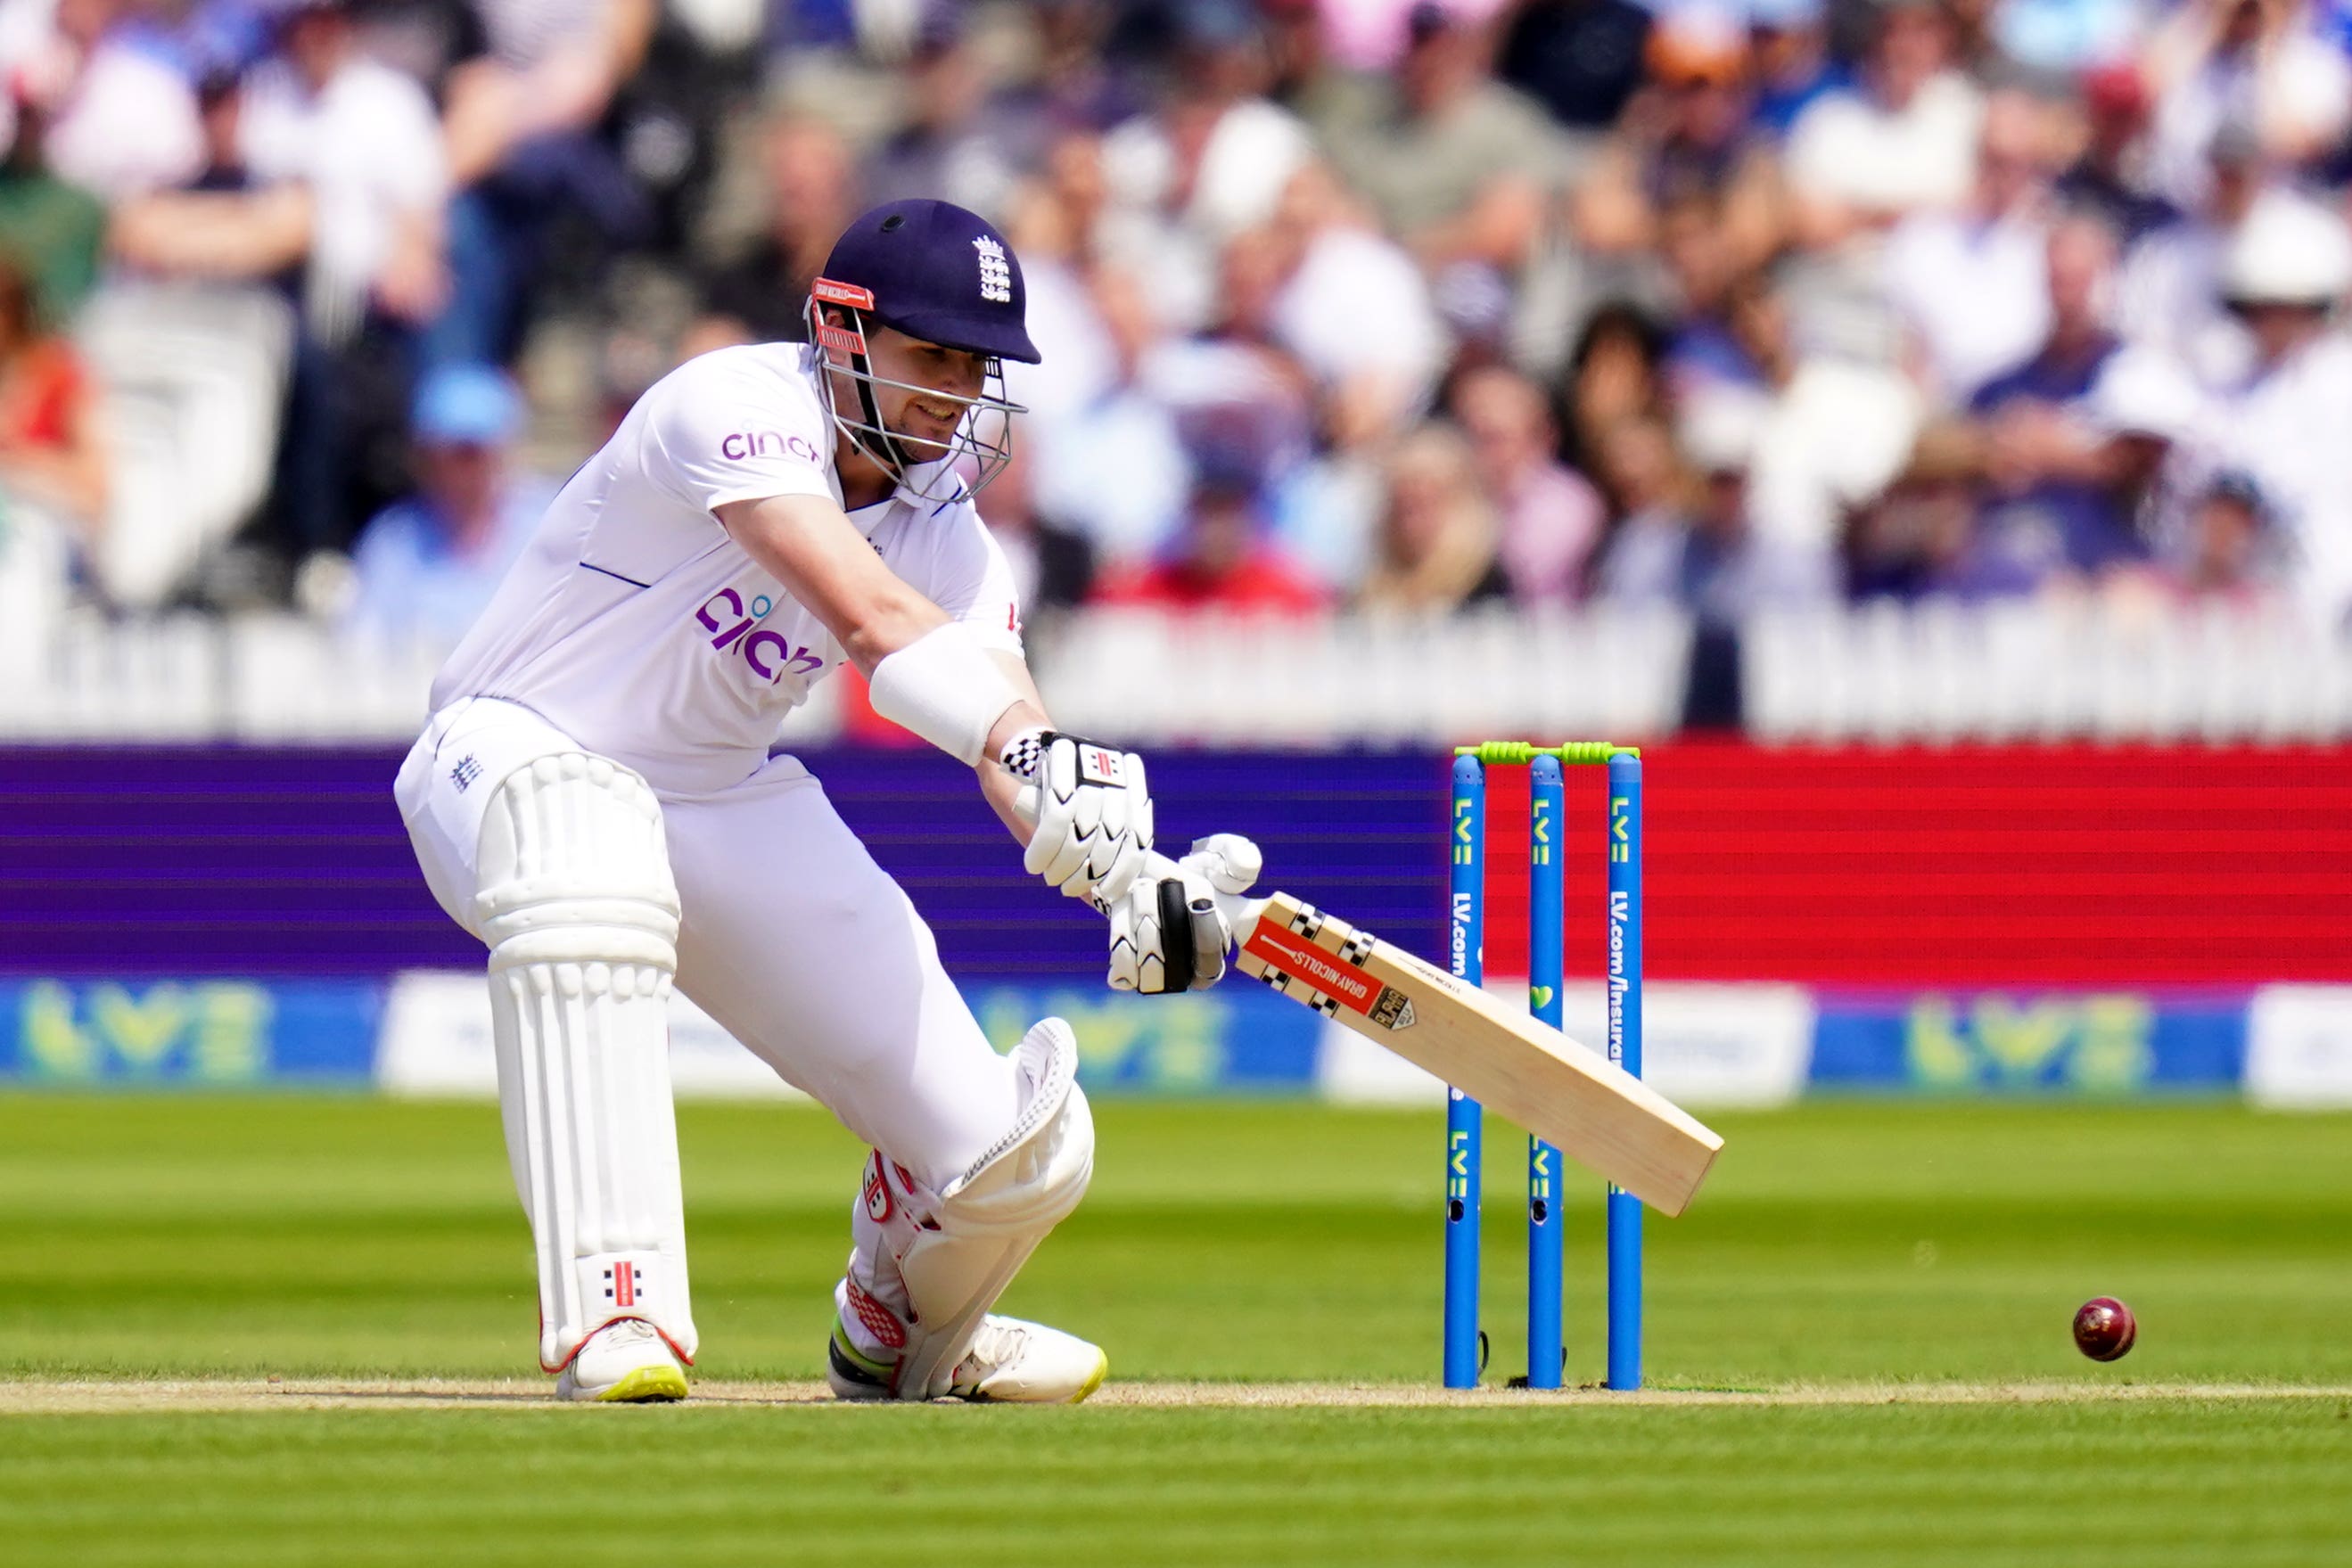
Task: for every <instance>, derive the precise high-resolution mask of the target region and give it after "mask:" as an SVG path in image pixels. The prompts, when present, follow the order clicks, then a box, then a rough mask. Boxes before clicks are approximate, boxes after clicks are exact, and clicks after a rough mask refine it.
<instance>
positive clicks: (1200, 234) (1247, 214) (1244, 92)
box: [1102, 0, 1313, 328]
mask: <svg viewBox="0 0 2352 1568" xmlns="http://www.w3.org/2000/svg"><path fill="white" fill-rule="evenodd" d="M1174 20H1175V24H1176V28H1177V47H1176V52H1175V53H1176V57H1175V61H1174V70H1173V78H1172V80H1171V84H1170V87H1169V89H1168V90H1167V92H1166V93H1165V94H1164V96H1163V101H1162V102H1161V103H1160V105H1159V106H1158V107H1157V108H1156V109H1155V110H1152V111H1151V112H1150V113H1147V114H1139V115H1137V116H1135V117H1134V118H1133V119H1131V120H1127V121H1126V122H1125V123H1123V124H1121V125H1119V126H1118V127H1117V128H1115V129H1114V130H1112V131H1111V132H1110V133H1109V134H1108V136H1106V137H1105V138H1104V139H1103V143H1102V172H1103V178H1104V180H1105V183H1106V184H1107V187H1108V191H1109V193H1110V194H1111V198H1112V200H1113V202H1114V203H1115V204H1117V206H1118V209H1120V210H1119V212H1118V214H1117V216H1116V220H1115V221H1116V222H1117V224H1118V235H1117V238H1118V249H1117V252H1116V258H1117V259H1118V260H1119V261H1121V262H1123V263H1124V264H1126V265H1127V266H1128V267H1130V268H1132V269H1134V270H1135V271H1137V272H1138V273H1139V274H1140V275H1141V276H1143V277H1146V278H1147V279H1149V281H1150V287H1152V289H1153V291H1154V293H1155V294H1156V296H1157V297H1158V298H1160V299H1161V300H1162V301H1164V308H1165V310H1166V314H1167V319H1168V320H1169V322H1170V324H1171V325H1172V326H1176V327H1179V328H1192V327H1195V326H1198V325H1200V324H1202V322H1204V321H1206V320H1208V319H1210V317H1211V316H1212V315H1213V313H1214V310H1213V301H1212V300H1211V299H1210V298H1209V297H1208V293H1209V289H1210V287H1211V286H1212V282H1213V277H1214V275H1215V269H1216V266H1217V262H1216V256H1217V251H1218V249H1219V248H1220V247H1221V246H1224V245H1226V244H1227V243H1228V242H1230V241H1232V240H1233V239H1234V238H1235V237H1236V236H1238V235H1242V234H1244V233H1246V232H1249V231H1252V230H1255V229H1258V228H1261V227H1263V226H1264V225H1265V224H1266V223H1267V221H1268V220H1270V219H1271V218H1272V217H1273V216H1274V213H1275V208H1276V204H1279V203H1280V201H1281V200H1282V193H1283V188H1284V187H1285V186H1286V184H1288V183H1289V181H1290V177H1291V175H1292V174H1293V173H1295V172H1297V170H1298V169H1299V167H1300V166H1301V165H1302V164H1304V163H1305V162H1307V159H1308V158H1309V157H1310V156H1311V155H1312V153H1313V142H1312V141H1311V139H1310V138H1309V137H1308V135H1307V128H1306V126H1305V125H1303V124H1301V123H1300V121H1299V120H1298V119H1297V117H1296V116H1295V115H1293V114H1291V112H1290V111H1289V110H1286V109H1283V108H1281V107H1280V106H1278V105H1276V104H1275V103H1273V102H1271V101H1269V100H1268V99H1265V97H1264V96H1262V95H1263V93H1264V91H1265V87H1266V85H1267V82H1268V79H1269V77H1268V73H1269V66H1268V62H1267V57H1266V55H1265V48H1264V47H1263V41H1262V38H1261V35H1260V33H1259V29H1258V25H1257V20H1256V17H1255V14H1254V13H1253V12H1252V11H1251V10H1250V8H1249V7H1248V6H1247V5H1244V4H1243V0H1199V3H1198V4H1191V5H1184V6H1182V7H1181V8H1180V9H1179V11H1178V13H1177V15H1176V16H1175V18H1174Z"/></svg>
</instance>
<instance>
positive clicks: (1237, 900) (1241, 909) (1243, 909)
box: [1013, 774, 1266, 946]
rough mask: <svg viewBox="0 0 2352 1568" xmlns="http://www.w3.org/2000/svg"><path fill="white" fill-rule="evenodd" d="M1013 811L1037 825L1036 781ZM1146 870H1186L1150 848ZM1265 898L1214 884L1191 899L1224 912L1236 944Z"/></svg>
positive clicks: (1199, 910)
mask: <svg viewBox="0 0 2352 1568" xmlns="http://www.w3.org/2000/svg"><path fill="white" fill-rule="evenodd" d="M1014 777H1016V778H1018V777H1019V775H1017V774H1016V775H1014ZM1013 815H1015V816H1017V817H1019V818H1020V819H1021V820H1022V821H1024V822H1026V823H1027V824H1028V825H1029V826H1030V827H1032V828H1034V827H1035V826H1036V825H1037V786H1036V785H1034V784H1028V783H1024V784H1023V785H1022V787H1021V792H1020V793H1019V794H1017V795H1015V796H1014V797H1013ZM1143 870H1144V873H1145V874H1146V875H1149V876H1181V875H1182V874H1183V868H1182V867H1181V866H1179V865H1178V864H1177V863H1176V862H1174V861H1171V860H1170V859H1169V858H1168V857H1167V856H1166V855H1163V854H1161V853H1160V852H1159V851H1158V850H1152V851H1150V852H1147V853H1146V854H1145V855H1144V857H1143ZM1265 904H1266V901H1265V899H1263V898H1252V897H1251V896H1250V895H1249V894H1246V893H1222V892H1219V891H1217V890H1216V889H1215V888H1214V887H1212V888H1211V889H1210V893H1209V896H1208V898H1207V899H1206V900H1202V899H1198V898H1196V899H1194V900H1192V910H1193V913H1195V914H1205V913H1207V912H1208V910H1209V909H1213V910H1215V911H1216V912H1217V913H1218V914H1219V915H1223V916H1224V917H1225V928H1226V929H1227V930H1228V931H1230V932H1232V933H1233V937H1234V945H1235V946H1239V945H1240V944H1241V943H1242V942H1243V941H1244V940H1245V939H1246V938H1247V937H1248V936H1249V930H1250V927H1251V926H1253V925H1256V924H1257V917H1258V916H1259V915H1263V914H1264V913H1265ZM1204 905H1205V907H1204Z"/></svg>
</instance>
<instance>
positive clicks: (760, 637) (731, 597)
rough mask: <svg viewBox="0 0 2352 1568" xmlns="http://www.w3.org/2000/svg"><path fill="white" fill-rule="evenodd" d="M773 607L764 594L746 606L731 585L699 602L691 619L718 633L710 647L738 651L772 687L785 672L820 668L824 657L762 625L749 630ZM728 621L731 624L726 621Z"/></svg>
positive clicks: (804, 672) (752, 669)
mask: <svg viewBox="0 0 2352 1568" xmlns="http://www.w3.org/2000/svg"><path fill="white" fill-rule="evenodd" d="M775 607H776V601H774V600H772V599H770V598H769V597H768V596H767V595H766V594H764V593H762V594H760V595H758V596H757V597H755V598H754V599H753V600H752V601H751V603H750V604H748V605H747V604H745V603H744V602H743V596H742V595H741V594H740V593H738V592H736V591H734V590H733V589H731V588H722V589H720V590H719V591H718V592H716V593H714V594H712V595H711V596H710V597H709V599H707V600H705V601H703V603H702V608H701V609H699V610H698V611H696V612H694V618H695V619H696V620H697V621H698V622H701V623H702V629H703V630H704V631H706V632H717V633H718V635H717V636H715V637H713V638H711V639H710V645H711V646H712V647H714V648H717V649H719V651H720V652H722V653H724V652H726V651H728V650H730V649H732V650H733V651H734V652H736V653H740V654H741V655H742V657H743V663H745V664H748V665H750V666H751V673H752V674H755V675H757V676H759V677H760V678H761V680H763V681H765V682H767V683H768V685H775V684H776V683H777V682H778V681H781V680H782V679H783V678H784V677H785V676H786V675H788V674H795V673H797V674H803V675H814V674H816V673H817V672H818V671H819V670H822V669H824V658H823V657H822V656H821V655H819V654H816V653H811V652H810V651H809V650H808V649H806V648H796V647H794V646H793V643H792V642H791V641H790V640H789V639H787V638H784V637H780V636H778V635H777V634H776V633H775V632H770V631H768V630H766V629H765V628H761V630H760V631H757V632H753V631H752V630H751V628H752V627H754V626H758V625H759V624H760V622H761V621H762V620H764V619H766V617H767V616H768V614H769V612H771V611H772V610H774V609H775ZM730 621H731V622H734V623H733V624H732V625H729V624H727V622H730ZM747 632H749V633H750V634H749V635H748V636H747V635H745V633H747Z"/></svg>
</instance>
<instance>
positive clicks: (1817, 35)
mask: <svg viewBox="0 0 2352 1568" xmlns="http://www.w3.org/2000/svg"><path fill="white" fill-rule="evenodd" d="M1822 10H1823V7H1822V0H1749V3H1748V37H1749V39H1750V41H1751V56H1752V57H1753V58H1754V60H1755V62H1756V108H1755V111H1754V120H1755V123H1756V125H1757V126H1758V128H1759V129H1760V130H1762V131H1767V132H1769V134H1771V135H1772V136H1774V137H1785V136H1786V135H1788V133H1789V131H1790V128H1791V127H1793V126H1794V125H1795V124H1796V123H1797V119H1798V117H1799V116H1800V115H1801V114H1803V113H1804V112H1805V110H1808V109H1810V108H1811V107H1812V105H1813V101H1814V100H1815V99H1820V98H1823V97H1826V96H1827V95H1828V94H1830V93H1832V92H1835V91H1839V90H1842V89H1851V88H1852V86H1853V78H1851V77H1850V76H1848V75H1847V73H1846V69H1845V68H1844V67H1843V65H1841V64H1840V63H1839V62H1838V61H1837V59H1836V58H1835V57H1832V55H1831V53H1830V34H1829V27H1828V25H1827V23H1826V21H1825V20H1824V18H1823V16H1822Z"/></svg>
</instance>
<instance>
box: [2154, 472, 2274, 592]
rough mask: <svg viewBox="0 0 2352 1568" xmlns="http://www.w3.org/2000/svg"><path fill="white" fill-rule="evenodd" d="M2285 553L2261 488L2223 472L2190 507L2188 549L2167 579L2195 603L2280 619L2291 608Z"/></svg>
mask: <svg viewBox="0 0 2352 1568" xmlns="http://www.w3.org/2000/svg"><path fill="white" fill-rule="evenodd" d="M2279 553H2280V552H2279V541H2278V538H2277V529H2276V528H2274V527H2273V519H2272V517H2271V514H2270V508H2269V507H2268V506H2267V505H2266V504H2264V502H2263V494H2262V490H2261V488H2260V487H2259V486H2256V485H2255V484H2254V482H2253V481H2252V480H2251V479H2249V478H2247V477H2246V476H2244V475H2242V474H2233V473H2223V474H2219V475H2216V476H2214V477H2213V479H2212V481H2211V483H2210V484H2209V485H2208V486H2206V487H2205V490H2204V493H2203V494H2202V495H2200V497H2198V498H2197V502H2196V505H2195V506H2194V507H2191V508H2190V510H2189V527H2188V530H2187V538H2186V540H2185V549H2183V551H2182V552H2181V555H2180V558H2179V559H2178V560H2177V561H2176V562H2174V563H2173V565H2172V566H2171V568H2170V569H2169V570H2168V571H2167V572H2166V574H2165V576H2164V577H2163V579H2162V582H2163V584H2164V586H2165V587H2167V588H2168V589H2169V590H2170V591H2172V592H2173V593H2174V594H2175V595H2177V596H2178V597H2179V599H2181V600H2183V601H2187V602H2189V603H2192V604H2222V605H2227V606H2229V607H2230V608H2231V609H2234V610H2238V611H2240V612H2245V613H2248V614H2259V615H2263V616H2270V615H2275V614H2278V613H2281V612H2285V611H2288V610H2289V609H2291V606H2290V604H2289V602H2288V601H2287V599H2286V596H2285V595H2284V592H2283V591H2282V589H2281V586H2280V580H2281V577H2282V576H2283V575H2284V573H2283V566H2284V563H2283V562H2282V561H2281V560H2280V559H2279Z"/></svg>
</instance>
